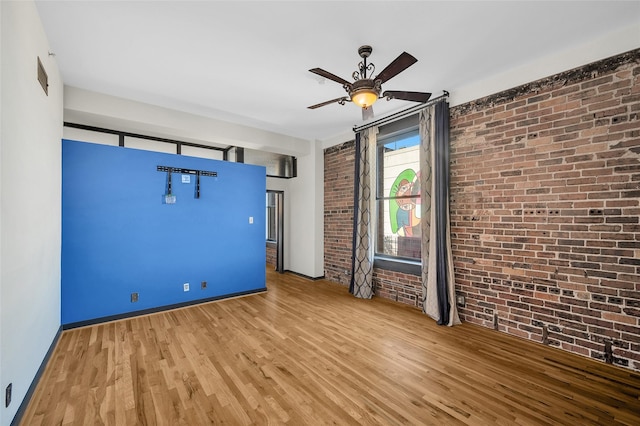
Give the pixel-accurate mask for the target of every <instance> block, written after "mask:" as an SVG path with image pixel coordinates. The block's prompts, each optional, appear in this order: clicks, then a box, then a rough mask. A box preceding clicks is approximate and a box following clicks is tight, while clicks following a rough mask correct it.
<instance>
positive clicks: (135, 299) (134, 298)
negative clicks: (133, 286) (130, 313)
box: [131, 293, 138, 303]
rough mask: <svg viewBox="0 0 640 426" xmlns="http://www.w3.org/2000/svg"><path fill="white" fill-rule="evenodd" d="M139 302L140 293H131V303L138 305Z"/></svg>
mask: <svg viewBox="0 0 640 426" xmlns="http://www.w3.org/2000/svg"><path fill="white" fill-rule="evenodd" d="M137 301H138V293H131V303H136V302H137Z"/></svg>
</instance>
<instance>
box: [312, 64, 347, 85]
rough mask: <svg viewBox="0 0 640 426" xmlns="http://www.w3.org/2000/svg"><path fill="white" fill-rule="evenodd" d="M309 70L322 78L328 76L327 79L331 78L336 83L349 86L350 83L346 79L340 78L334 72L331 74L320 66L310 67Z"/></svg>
mask: <svg viewBox="0 0 640 426" xmlns="http://www.w3.org/2000/svg"><path fill="white" fill-rule="evenodd" d="M309 71H311V72H312V73H314V74H318V75H320V76H322V77H324V78H328V79H329V80H333V81H335V82H336V83H340V84H342V85H346V86H349V87H351V83H349V82H348V81H347V80H345V79H343V78H340V77H338V76H337V75H335V74H331V73H330V72H329V71H325V70H323V69H322V68H312V69H310V70H309Z"/></svg>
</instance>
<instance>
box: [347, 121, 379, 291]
mask: <svg viewBox="0 0 640 426" xmlns="http://www.w3.org/2000/svg"><path fill="white" fill-rule="evenodd" d="M376 133H377V128H375V127H374V128H370V129H367V130H363V131H362V132H359V133H358V134H356V158H355V182H354V209H353V253H352V263H351V283H350V284H349V292H350V293H351V294H353V295H354V296H355V297H359V298H362V299H371V296H373V238H372V237H373V218H374V215H373V204H372V203H373V201H374V198H375V194H373V193H372V188H373V185H372V179H371V178H372V176H371V173H372V170H375V169H374V167H373V164H372V163H373V162H375V157H374V155H375V150H376Z"/></svg>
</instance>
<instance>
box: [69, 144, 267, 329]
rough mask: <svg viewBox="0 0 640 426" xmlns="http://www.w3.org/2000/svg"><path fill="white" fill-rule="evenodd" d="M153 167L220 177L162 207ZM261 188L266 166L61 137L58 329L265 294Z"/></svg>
mask: <svg viewBox="0 0 640 426" xmlns="http://www.w3.org/2000/svg"><path fill="white" fill-rule="evenodd" d="M157 166H169V167H179V168H184V169H196V170H206V171H215V172H217V174H218V176H217V177H201V178H200V198H199V199H196V198H195V193H196V177H195V176H190V180H191V182H190V183H182V182H181V176H182V175H180V174H175V173H174V174H173V175H172V181H173V182H172V183H173V185H172V187H173V188H172V189H173V190H172V193H173V194H174V195H175V196H176V203H175V204H164V194H165V192H166V185H167V173H166V172H159V171H157ZM265 192H266V171H265V168H264V167H261V166H253V165H246V164H238V163H230V162H225V161H217V160H208V159H202V158H194V157H185V156H181V155H173V154H164V153H158V152H150V151H141V150H136V149H130V148H123V147H114V146H106V145H98V144H91V143H84V142H76V141H70V140H63V141H62V284H61V289H62V324H63V325H65V324H73V323H78V322H83V321H90V320H94V319H99V318H104V317H110V316H117V315H123V314H127V313H131V312H135V311H143V310H148V309H154V308H161V307H164V306H171V305H175V304H181V303H188V302H192V301H197V300H200V299H209V298H214V297H220V296H225V295H233V294H237V293H243V292H251V291H258V290H260V289H264V288H265V286H266V277H265V262H266V259H265V257H266V255H265V245H264V241H265V204H264V203H265V201H264V200H265ZM250 216H251V217H253V224H250V223H249V217H250ZM202 281H206V282H207V288H206V289H201V286H200V283H201V282H202ZM184 283H189V284H190V291H188V292H185V291H183V284H184ZM133 292H137V293H139V301H138V302H136V303H132V302H131V293H133Z"/></svg>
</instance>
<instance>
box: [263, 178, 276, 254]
mask: <svg viewBox="0 0 640 426" xmlns="http://www.w3.org/2000/svg"><path fill="white" fill-rule="evenodd" d="M276 212H277V211H276V193H275V192H270V191H267V215H266V218H267V220H266V221H265V222H266V224H267V229H266V234H267V241H269V242H276V240H277V234H276V226H277V218H276V216H277V214H276Z"/></svg>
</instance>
